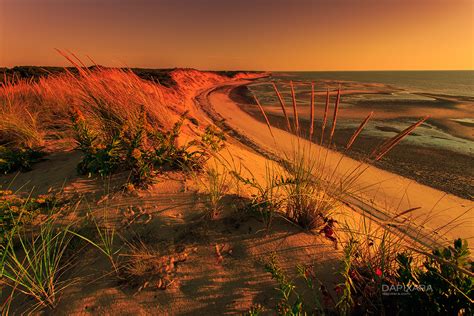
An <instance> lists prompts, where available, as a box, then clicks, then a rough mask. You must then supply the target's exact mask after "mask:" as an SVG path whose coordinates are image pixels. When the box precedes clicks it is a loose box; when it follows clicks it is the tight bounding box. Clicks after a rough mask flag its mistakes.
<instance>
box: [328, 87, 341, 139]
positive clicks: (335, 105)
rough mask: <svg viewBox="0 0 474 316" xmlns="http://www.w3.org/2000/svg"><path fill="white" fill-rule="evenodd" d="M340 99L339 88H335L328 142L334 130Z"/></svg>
mask: <svg viewBox="0 0 474 316" xmlns="http://www.w3.org/2000/svg"><path fill="white" fill-rule="evenodd" d="M340 101H341V88H339V89H337V96H336V103H335V104H334V113H333V115H332V124H331V133H330V134H329V144H331V142H332V138H333V136H334V132H335V131H336V122H337V114H338V111H339V102H340Z"/></svg>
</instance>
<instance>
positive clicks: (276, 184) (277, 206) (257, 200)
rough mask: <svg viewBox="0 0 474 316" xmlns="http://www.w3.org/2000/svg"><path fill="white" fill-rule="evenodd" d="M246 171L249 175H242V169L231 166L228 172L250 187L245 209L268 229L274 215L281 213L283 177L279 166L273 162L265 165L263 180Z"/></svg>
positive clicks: (238, 181)
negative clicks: (248, 199)
mask: <svg viewBox="0 0 474 316" xmlns="http://www.w3.org/2000/svg"><path fill="white" fill-rule="evenodd" d="M246 171H247V172H248V173H249V174H250V177H247V176H244V175H243V172H242V170H237V168H235V167H234V168H232V171H231V172H230V174H231V175H232V176H233V177H234V178H235V179H236V181H237V183H241V184H243V185H245V186H247V187H248V188H250V189H251V191H252V193H251V197H250V202H249V203H247V205H246V206H245V210H246V211H248V212H250V213H251V214H255V215H257V216H258V217H259V218H260V219H261V221H262V222H263V224H264V226H265V228H266V230H267V231H268V230H269V229H270V227H271V225H272V222H273V219H274V217H275V216H276V215H278V214H281V213H282V207H283V203H282V192H281V191H282V186H283V185H284V183H285V179H284V178H283V177H281V176H280V172H281V170H280V168H278V166H276V165H275V164H273V163H267V164H266V165H265V180H264V181H263V182H262V181H259V180H258V178H257V177H256V176H255V175H254V174H253V173H252V172H251V171H250V170H248V169H246Z"/></svg>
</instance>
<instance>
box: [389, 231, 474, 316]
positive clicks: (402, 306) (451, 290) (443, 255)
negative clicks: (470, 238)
mask: <svg viewBox="0 0 474 316" xmlns="http://www.w3.org/2000/svg"><path fill="white" fill-rule="evenodd" d="M397 262H398V265H399V267H398V270H397V274H396V282H397V283H398V284H401V285H403V286H404V287H405V288H409V287H411V288H416V289H417V290H415V291H411V292H410V293H409V294H410V295H408V296H401V297H398V299H396V301H395V302H392V303H395V304H396V305H397V307H398V310H399V311H400V312H401V313H406V314H419V315H422V314H425V315H434V314H437V315H441V314H443V315H461V314H462V315H472V313H473V312H474V308H473V301H474V291H473V289H474V277H473V274H472V273H473V272H474V266H473V262H472V260H471V259H470V252H469V248H468V244H467V241H466V240H464V241H462V240H461V239H456V240H455V241H454V243H453V246H449V247H445V248H443V249H436V250H434V251H433V253H432V255H429V256H426V258H425V260H424V262H423V265H422V267H421V268H418V267H416V266H415V265H414V263H413V257H412V256H410V255H409V254H407V253H401V254H399V255H398V257H397ZM466 272H467V273H466ZM469 272H470V273H471V274H469Z"/></svg>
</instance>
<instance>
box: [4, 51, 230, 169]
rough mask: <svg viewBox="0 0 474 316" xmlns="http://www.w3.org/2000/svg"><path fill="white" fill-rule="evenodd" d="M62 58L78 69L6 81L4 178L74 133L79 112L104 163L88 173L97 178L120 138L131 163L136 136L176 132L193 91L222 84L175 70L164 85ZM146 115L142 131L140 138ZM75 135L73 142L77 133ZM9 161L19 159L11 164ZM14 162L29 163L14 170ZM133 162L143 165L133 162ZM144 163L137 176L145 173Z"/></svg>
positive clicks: (203, 75)
mask: <svg viewBox="0 0 474 316" xmlns="http://www.w3.org/2000/svg"><path fill="white" fill-rule="evenodd" d="M60 53H61V54H62V55H63V56H64V57H65V58H66V59H68V60H69V61H70V62H71V63H72V65H73V66H74V67H75V71H71V70H69V69H65V70H64V72H62V73H59V74H52V75H50V76H47V77H41V78H39V79H38V80H35V81H33V80H26V79H17V80H6V81H5V82H3V83H2V85H1V86H0V117H1V118H2V120H1V121H0V145H1V146H3V147H5V148H7V149H8V150H6V149H5V150H3V152H4V153H7V154H3V153H2V154H0V159H3V160H2V161H6V162H5V163H2V167H1V169H2V170H1V171H2V172H11V171H16V170H27V169H29V168H30V167H31V164H33V163H34V162H35V161H36V160H35V159H33V156H35V155H28V153H30V152H42V151H48V145H49V144H51V143H53V142H54V141H56V140H58V139H68V138H70V136H71V130H73V129H75V128H76V127H77V126H74V124H75V123H74V122H73V124H72V128H71V112H72V109H75V110H74V112H77V111H79V112H80V113H81V116H82V117H83V118H84V121H85V122H87V127H88V128H89V129H90V131H91V132H92V134H93V136H94V137H96V140H95V141H96V142H99V141H98V140H100V143H101V144H96V145H98V146H99V147H98V148H96V149H95V150H96V151H97V153H96V154H97V155H96V156H103V158H100V159H99V160H100V161H107V163H106V165H103V166H101V165H100V162H99V161H95V162H94V161H92V162H91V164H92V165H91V166H90V168H89V167H87V168H86V169H91V171H92V172H94V173H99V174H103V173H110V172H113V170H114V168H116V167H117V166H116V162H115V160H114V159H115V158H114V155H115V154H116V149H117V148H116V147H117V146H118V141H117V139H118V138H119V137H124V138H125V139H124V141H121V142H122V143H124V142H129V146H128V147H129V149H131V150H130V153H129V154H128V157H129V158H130V157H131V158H133V155H131V153H132V151H133V149H135V147H136V146H138V147H139V145H138V144H137V142H139V141H138V138H140V137H144V138H148V137H149V135H146V134H154V135H155V138H156V139H158V138H159V137H161V136H164V134H162V135H160V133H166V132H167V131H170V130H172V129H173V128H174V125H175V122H176V121H177V120H179V117H180V116H181V115H182V113H185V112H186V109H187V107H188V103H189V102H190V100H191V97H192V93H194V91H195V90H196V89H197V88H199V87H202V86H204V85H208V84H211V83H216V82H219V81H223V80H225V78H224V77H222V76H220V75H217V74H214V73H202V72H198V71H195V70H181V69H177V70H173V71H171V72H170V74H169V76H170V78H171V79H172V80H173V81H174V82H176V85H173V86H172V87H168V86H164V85H161V84H159V83H156V82H152V81H146V80H143V79H141V78H140V77H138V76H137V75H136V74H135V73H134V72H133V71H132V70H130V69H119V68H102V67H100V66H95V67H93V68H87V67H85V66H84V65H83V64H82V62H81V61H80V60H79V59H77V58H76V57H75V56H74V55H68V54H65V53H63V52H60ZM143 117H145V118H146V122H147V125H148V126H147V131H143V132H140V131H139V129H140V127H139V125H140V124H141V123H140V122H141V120H142V119H143ZM181 125H182V123H181ZM148 127H150V128H149V129H150V130H151V131H149V130H148ZM73 134H75V136H77V130H75V131H73ZM92 134H91V135H89V136H92ZM141 134H143V135H141ZM194 134H196V133H194ZM101 146H104V148H101ZM134 146H135V147H134ZM140 146H141V145H140ZM83 149H84V148H83ZM162 149H163V150H164V148H162ZM85 152H87V150H86V151H85ZM142 153H143V152H142ZM21 154H23V155H21ZM174 154H176V155H178V156H179V155H181V156H182V157H181V158H180V159H187V158H188V157H186V155H185V154H184V152H183V151H182V150H181V151H177V152H175V153H174ZM135 155H138V153H137V151H135ZM20 156H21V157H20ZM30 156H31V158H32V159H31V160H30V159H29V158H30ZM12 158H18V159H13V161H11V159H12ZM168 158H171V157H168ZM178 158H179V157H178ZM16 160H20V161H28V163H25V164H21V163H20V164H19V163H18V162H15V161H16ZM86 160H88V158H87V157H86ZM92 160H93V159H92ZM136 160H137V159H136ZM138 160H140V159H138ZM145 160H146V159H145ZM109 162H110V163H109ZM137 163H138V164H140V162H139V161H136V162H135V163H132V164H134V165H136V164H137ZM94 164H96V166H93V165H94ZM145 165H146V164H145ZM145 165H144V166H142V167H141V171H140V172H144V170H145V169H146V166H145ZM81 168H82V167H81ZM82 169H83V168H82Z"/></svg>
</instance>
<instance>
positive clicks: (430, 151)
mask: <svg viewBox="0 0 474 316" xmlns="http://www.w3.org/2000/svg"><path fill="white" fill-rule="evenodd" d="M246 90H247V88H246V87H245V86H237V87H235V88H233V89H232V90H231V91H230V93H229V97H230V99H231V100H232V101H234V102H235V103H237V104H238V106H239V108H240V109H241V110H243V111H245V112H246V113H247V114H249V115H251V116H253V117H254V118H255V119H257V120H259V121H260V122H263V123H264V119H263V117H262V116H261V114H260V111H259V110H258V109H257V108H256V106H254V104H255V101H254V100H253V99H251V98H249V96H248V93H247V91H246ZM266 109H267V113H266V114H267V116H268V118H269V120H270V122H271V123H272V125H273V126H276V127H281V128H282V129H284V126H285V120H284V117H283V116H282V115H281V114H280V113H279V112H278V111H277V112H276V113H275V111H274V110H273V107H271V108H270V107H266ZM277 110H278V109H277ZM346 112H347V109H342V110H341V111H340V114H339V117H340V118H341V119H345V120H354V119H353V118H351V117H350V115H349V116H347V115H346V114H347V113H346ZM317 114H318V113H317ZM365 115H366V114H365ZM376 115H377V114H376ZM357 119H358V118H357ZM362 119H363V118H361V119H359V121H362ZM413 120H415V119H413ZM339 121H340V120H339ZM437 122H438V121H437V120H432V121H430V122H429V124H430V125H434V126H437V125H436V123H437ZM309 124H310V123H309V120H307V118H306V117H305V116H304V115H300V125H301V126H302V127H303V129H304V130H308V129H309ZM374 124H375V126H374V127H373V128H374V129H382V130H384V131H386V132H393V133H398V132H399V130H395V129H393V130H392V129H391V128H390V127H387V126H385V125H384V124H383V122H378V121H377V122H376V123H374ZM315 128H316V130H320V121H318V120H317V121H315ZM438 128H441V129H442V127H438ZM354 130H355V127H354V128H349V127H346V128H343V127H339V128H337V129H336V133H335V137H334V140H335V143H336V145H337V147H338V148H344V147H345V144H346V142H347V140H348V139H349V138H350V137H351V136H352V133H353V132H354ZM411 135H412V136H416V135H419V134H417V132H416V131H415V132H414V133H412V134H411ZM382 140H383V138H382V137H380V136H376V135H371V134H370V133H366V132H363V133H362V134H361V135H359V137H358V139H357V141H356V142H355V143H354V145H353V146H352V149H351V151H350V152H347V153H345V154H347V155H349V156H350V157H352V158H354V159H359V160H360V159H361V158H363V157H365V156H367V155H368V154H370V152H371V151H372V149H373V148H374V146H375V145H376V144H378V143H380V142H381V141H382ZM466 141H467V140H466ZM448 157H449V158H448ZM374 165H375V166H377V167H379V168H381V169H383V170H387V171H390V172H393V173H396V174H398V175H401V176H403V177H406V178H410V179H412V180H415V181H417V182H419V183H422V184H425V185H427V186H430V187H433V188H436V189H438V190H441V191H445V192H448V193H450V194H454V195H457V196H459V197H462V198H465V199H471V200H472V199H473V196H474V191H473V185H474V182H473V180H472V179H473V177H474V173H473V172H472V171H470V170H471V167H472V156H471V155H469V154H467V153H465V152H456V151H453V150H451V149H449V148H444V147H435V146H433V145H431V146H425V145H423V144H422V143H420V141H418V142H404V143H403V144H401V145H399V146H397V147H395V148H394V149H393V150H392V152H391V153H390V154H389V155H388V156H387V157H385V158H384V159H382V160H381V161H378V162H376V163H375V164H374Z"/></svg>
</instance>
